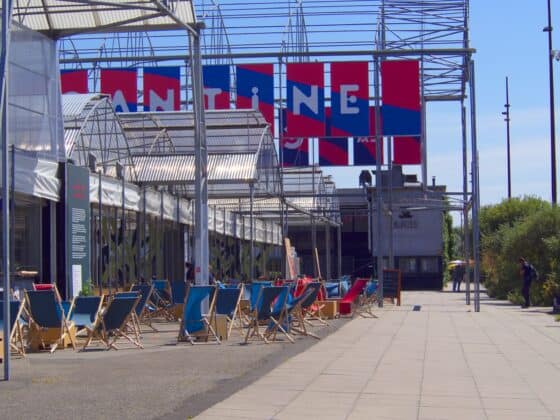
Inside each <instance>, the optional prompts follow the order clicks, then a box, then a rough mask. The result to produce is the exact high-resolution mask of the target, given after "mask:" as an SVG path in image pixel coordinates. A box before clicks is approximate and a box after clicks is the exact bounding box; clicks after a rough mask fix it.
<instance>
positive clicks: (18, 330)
mask: <svg viewBox="0 0 560 420" xmlns="http://www.w3.org/2000/svg"><path fill="white" fill-rule="evenodd" d="M23 307H24V304H23V302H20V301H18V300H12V301H10V348H11V349H12V350H14V351H15V352H16V353H17V354H19V355H20V356H22V357H25V345H24V343H23V330H22V326H21V322H20V318H21V315H22V312H23ZM3 330H4V301H0V331H3Z"/></svg>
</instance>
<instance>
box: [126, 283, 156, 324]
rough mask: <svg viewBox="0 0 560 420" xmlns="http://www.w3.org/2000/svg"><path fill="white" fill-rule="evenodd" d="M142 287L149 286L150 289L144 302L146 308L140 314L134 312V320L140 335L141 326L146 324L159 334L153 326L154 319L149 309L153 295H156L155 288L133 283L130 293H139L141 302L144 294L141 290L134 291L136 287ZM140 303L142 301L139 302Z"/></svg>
mask: <svg viewBox="0 0 560 420" xmlns="http://www.w3.org/2000/svg"><path fill="white" fill-rule="evenodd" d="M137 286H138V287H140V286H148V287H149V288H150V290H149V292H148V295H147V296H146V300H145V302H144V306H143V307H142V310H141V311H140V313H139V314H138V313H136V312H137V311H136V310H135V311H134V317H133V318H134V319H135V321H136V326H137V327H138V332H139V333H140V324H144V325H147V326H148V327H150V328H151V329H152V331H153V332H159V331H158V330H157V328H156V327H154V326H153V325H152V317H151V316H150V310H149V309H148V305H149V304H150V301H151V298H152V293H154V286H152V285H151V284H150V285H144V284H136V283H133V284H131V285H130V290H129V292H139V293H140V300H142V293H141V292H140V291H139V290H133V289H134V287H137ZM139 302H140V301H139Z"/></svg>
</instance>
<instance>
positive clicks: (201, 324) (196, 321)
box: [177, 286, 220, 345]
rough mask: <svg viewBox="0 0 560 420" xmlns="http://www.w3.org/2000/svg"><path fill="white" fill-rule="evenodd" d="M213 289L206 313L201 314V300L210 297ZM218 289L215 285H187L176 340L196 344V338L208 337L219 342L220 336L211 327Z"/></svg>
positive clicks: (205, 339)
mask: <svg viewBox="0 0 560 420" xmlns="http://www.w3.org/2000/svg"><path fill="white" fill-rule="evenodd" d="M213 291H214V297H213V298H211V299H210V307H209V309H208V313H207V314H206V315H203V314H202V302H203V301H204V300H205V299H206V298H210V297H211V294H212V292H213ZM218 294H219V290H217V289H216V287H215V286H189V287H188V288H187V293H186V296H185V304H184V307H183V317H182V318H181V327H180V329H179V337H178V338H177V339H178V341H189V342H190V343H191V344H193V345H194V344H198V343H199V342H198V341H197V339H204V341H206V342H208V341H209V340H210V339H212V340H214V341H215V342H216V343H217V344H220V338H219V337H218V335H217V334H216V331H214V327H212V324H213V321H214V316H215V311H214V308H215V302H216V298H217V296H218Z"/></svg>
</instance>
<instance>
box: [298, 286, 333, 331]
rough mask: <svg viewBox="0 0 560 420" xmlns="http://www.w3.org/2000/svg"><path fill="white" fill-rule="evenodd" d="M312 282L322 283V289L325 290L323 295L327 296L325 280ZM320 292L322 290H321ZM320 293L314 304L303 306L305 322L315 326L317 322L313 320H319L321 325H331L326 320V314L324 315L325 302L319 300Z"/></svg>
mask: <svg viewBox="0 0 560 420" xmlns="http://www.w3.org/2000/svg"><path fill="white" fill-rule="evenodd" d="M312 283H321V287H320V289H322V290H323V296H327V291H326V289H325V287H324V283H323V280H317V281H313V282H312ZM319 293H320V291H319ZM319 293H318V294H317V299H315V302H313V304H311V305H309V306H307V307H305V308H304V307H302V312H303V315H304V317H303V318H304V322H305V323H307V325H310V326H312V327H314V326H315V324H314V323H313V322H312V321H317V322H319V324H321V325H325V326H327V325H329V323H328V322H327V321H325V318H326V317H325V316H324V315H323V312H322V309H323V308H324V307H325V305H324V304H321V301H320V300H318V299H319Z"/></svg>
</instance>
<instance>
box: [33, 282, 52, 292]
mask: <svg viewBox="0 0 560 420" xmlns="http://www.w3.org/2000/svg"><path fill="white" fill-rule="evenodd" d="M33 290H34V291H45V290H55V285H54V284H50V283H45V284H40V283H33Z"/></svg>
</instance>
